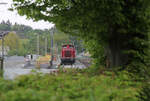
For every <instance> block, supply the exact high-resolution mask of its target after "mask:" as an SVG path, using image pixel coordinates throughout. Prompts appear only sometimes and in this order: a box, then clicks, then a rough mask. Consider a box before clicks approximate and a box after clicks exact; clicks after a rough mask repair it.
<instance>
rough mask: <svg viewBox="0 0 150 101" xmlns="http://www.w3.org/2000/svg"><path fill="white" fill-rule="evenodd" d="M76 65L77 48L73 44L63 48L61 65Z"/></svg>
mask: <svg viewBox="0 0 150 101" xmlns="http://www.w3.org/2000/svg"><path fill="white" fill-rule="evenodd" d="M74 63H75V47H74V45H71V44H66V45H63V46H62V50H61V64H64V65H65V64H71V65H72V64H74Z"/></svg>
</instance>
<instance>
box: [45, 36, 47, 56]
mask: <svg viewBox="0 0 150 101" xmlns="http://www.w3.org/2000/svg"><path fill="white" fill-rule="evenodd" d="M46 54H47V37H46V38H45V55H46Z"/></svg>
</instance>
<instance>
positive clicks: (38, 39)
mask: <svg viewBox="0 0 150 101" xmlns="http://www.w3.org/2000/svg"><path fill="white" fill-rule="evenodd" d="M37 55H40V36H39V34H38V35H37Z"/></svg>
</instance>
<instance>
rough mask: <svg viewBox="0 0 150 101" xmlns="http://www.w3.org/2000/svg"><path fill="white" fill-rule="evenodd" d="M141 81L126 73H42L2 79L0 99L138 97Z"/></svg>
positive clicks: (117, 100) (132, 100)
mask: <svg viewBox="0 0 150 101" xmlns="http://www.w3.org/2000/svg"><path fill="white" fill-rule="evenodd" d="M139 85H140V84H139V83H135V82H132V81H130V80H129V78H128V76H127V75H126V74H124V73H123V74H122V73H121V74H120V75H119V76H116V75H114V74H113V73H111V72H106V73H103V74H101V75H95V76H91V75H89V74H87V73H81V72H79V73H78V71H76V70H67V71H66V72H65V73H62V72H61V73H58V74H51V75H50V74H45V75H43V74H40V73H38V74H31V75H26V76H20V77H18V78H17V79H16V80H13V81H7V80H3V79H0V101H137V98H136V97H135V95H137V90H138V88H139Z"/></svg>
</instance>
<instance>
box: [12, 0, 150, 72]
mask: <svg viewBox="0 0 150 101" xmlns="http://www.w3.org/2000/svg"><path fill="white" fill-rule="evenodd" d="M13 1H14V8H15V9H16V10H17V11H18V13H19V14H20V15H22V16H23V15H26V16H27V18H32V19H33V20H35V21H37V20H45V21H49V22H54V23H55V24H56V27H57V28H58V29H59V30H61V31H63V32H65V33H70V34H74V35H77V36H80V37H81V38H83V39H84V40H89V41H90V40H95V42H96V46H95V47H92V48H94V50H99V48H98V47H99V46H98V45H102V47H104V50H105V54H106V56H107V57H108V60H109V64H110V65H109V67H116V66H122V67H124V68H127V69H128V70H129V71H130V72H134V73H137V74H139V73H140V72H142V73H140V74H141V75H143V74H145V73H147V72H146V68H147V67H148V66H147V63H146V61H145V60H146V56H147V53H148V32H149V21H150V20H149V13H148V11H149V5H150V0H144V1H143V0H35V1H29V0H13ZM90 42H93V41H90ZM100 50H101V49H100ZM97 52H99V51H97ZM97 52H96V53H95V52H94V55H95V54H96V55H97V57H96V58H97V59H98V57H100V55H101V54H99V53H97ZM124 68H123V69H124Z"/></svg>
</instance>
